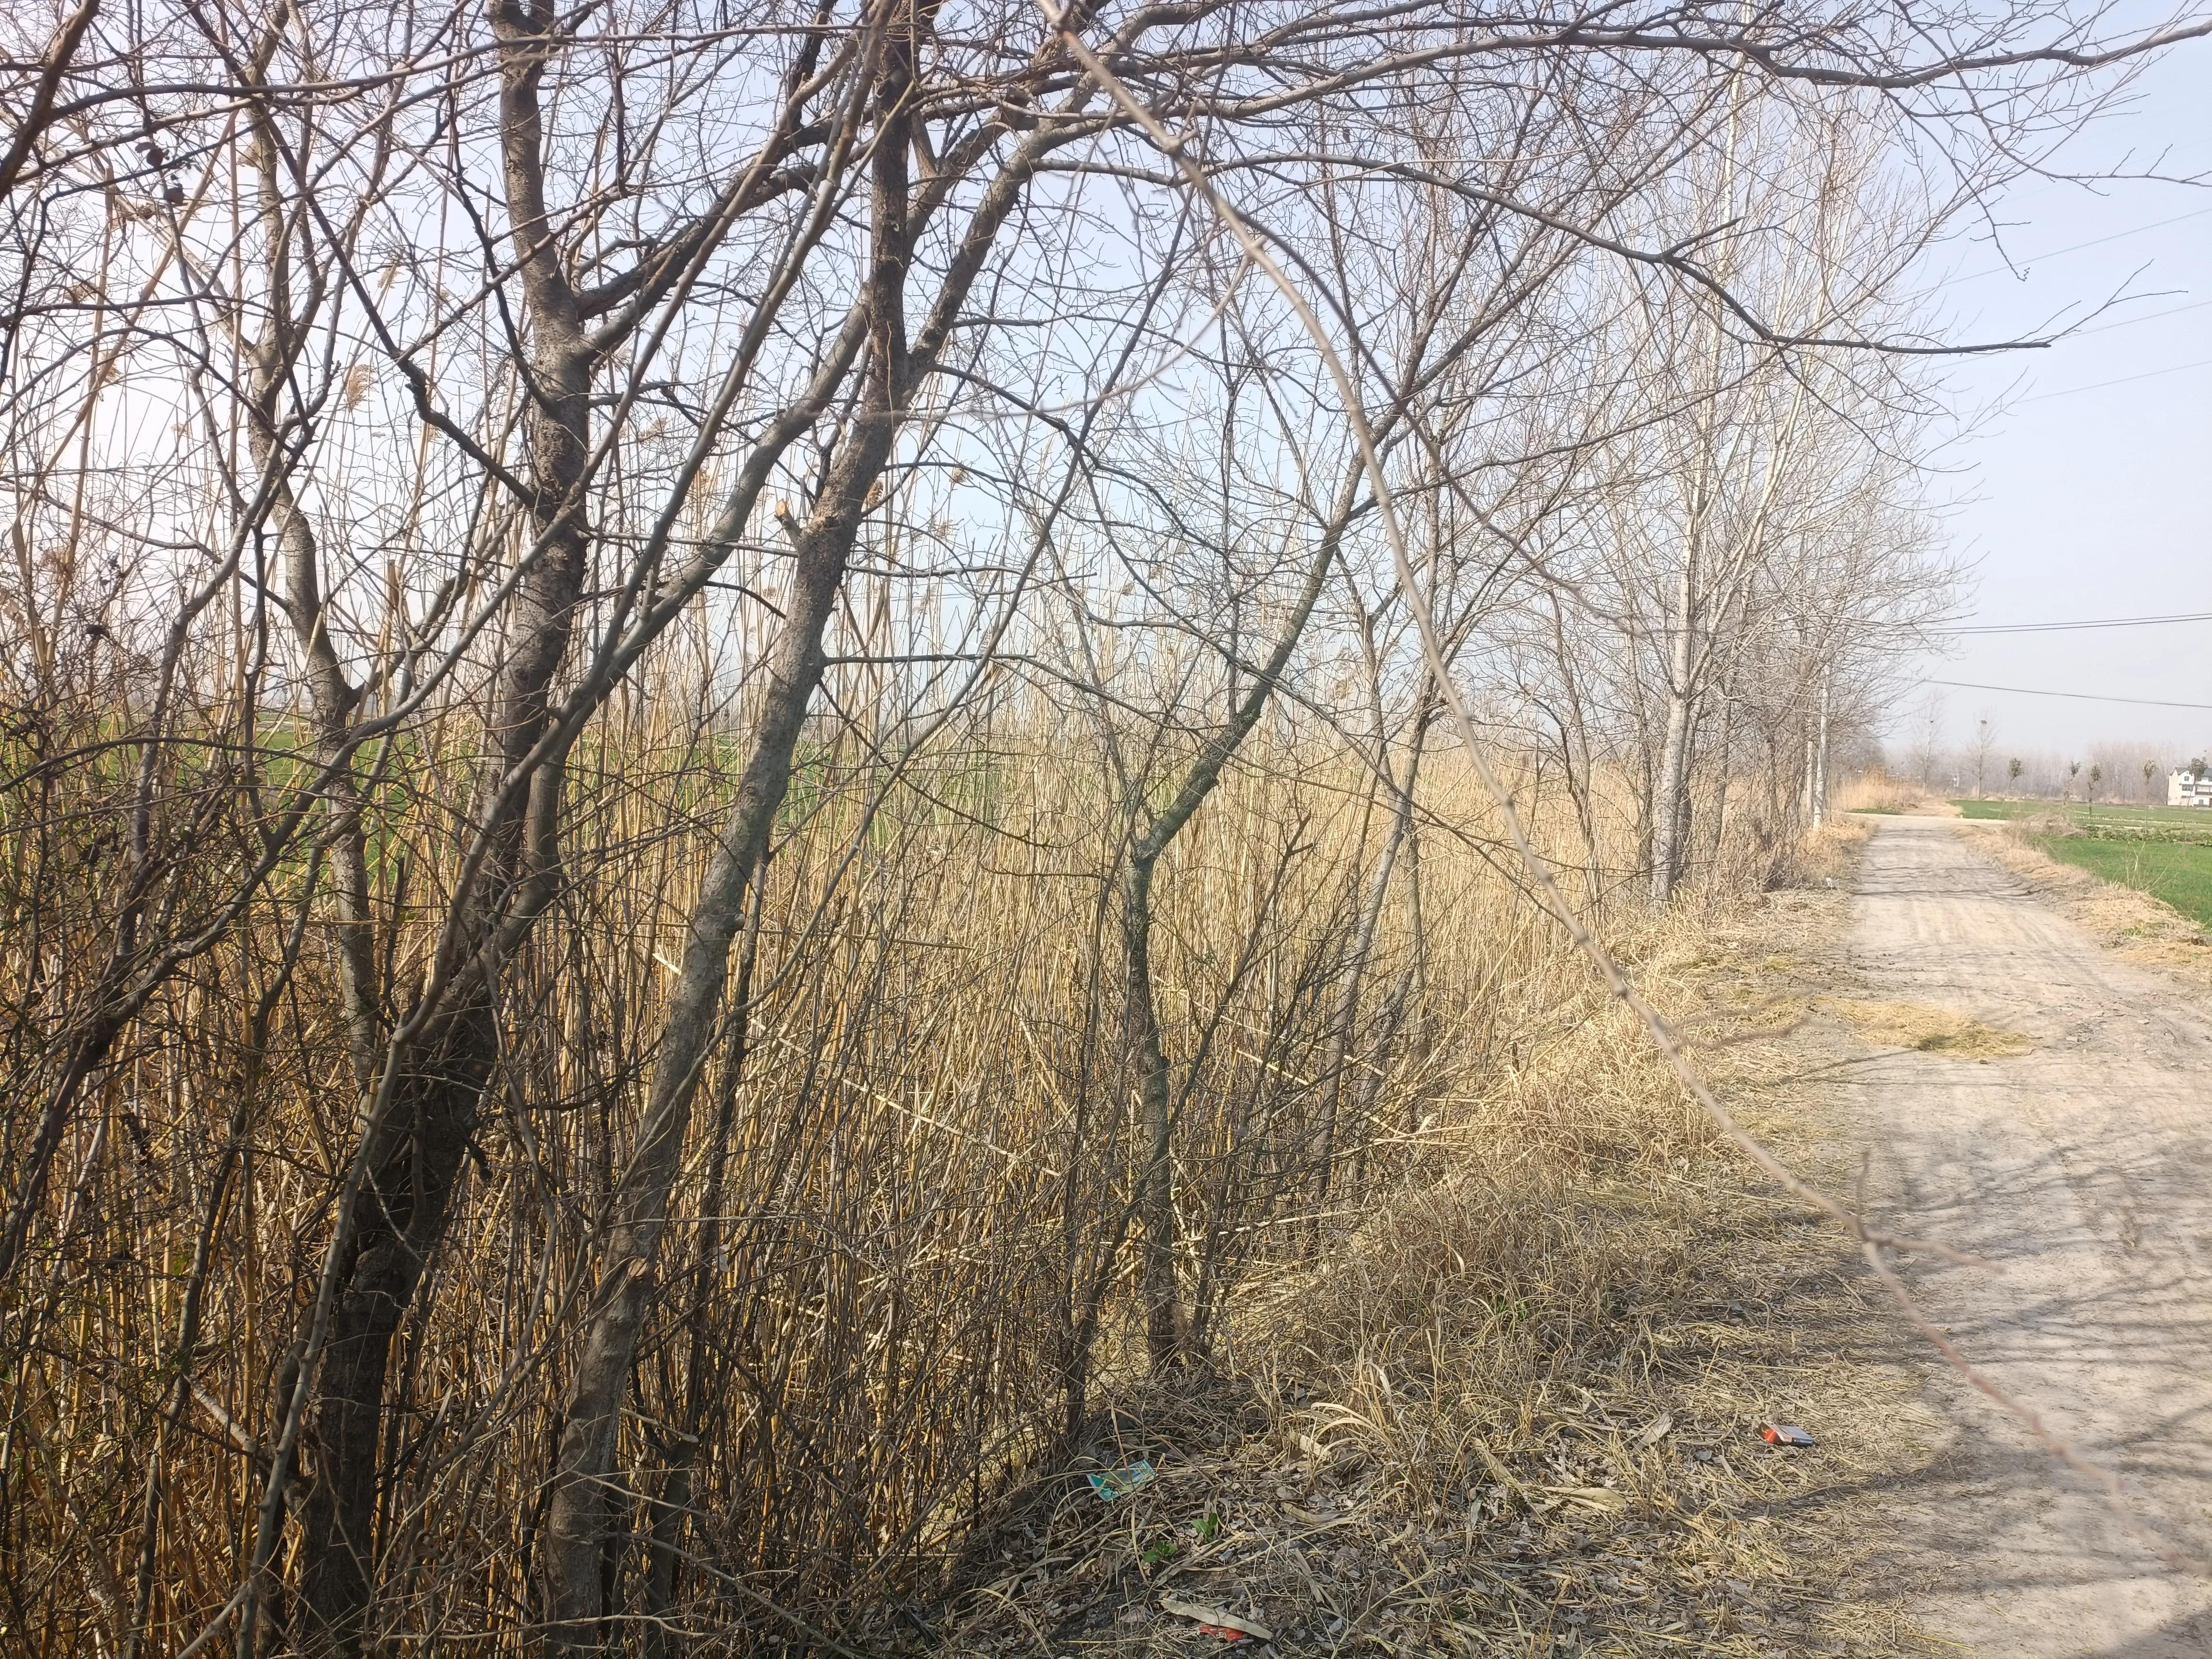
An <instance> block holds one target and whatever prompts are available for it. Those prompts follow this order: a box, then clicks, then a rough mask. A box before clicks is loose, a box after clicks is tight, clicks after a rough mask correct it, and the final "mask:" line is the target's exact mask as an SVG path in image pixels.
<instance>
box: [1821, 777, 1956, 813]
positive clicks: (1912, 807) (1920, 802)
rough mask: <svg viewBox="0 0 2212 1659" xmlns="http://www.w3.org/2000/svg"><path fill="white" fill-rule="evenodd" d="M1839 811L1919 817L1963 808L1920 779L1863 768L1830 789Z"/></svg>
mask: <svg viewBox="0 0 2212 1659" xmlns="http://www.w3.org/2000/svg"><path fill="white" fill-rule="evenodd" d="M1829 793H1830V798H1831V799H1832V803H1833V805H1834V808H1835V810H1836V811H1838V812H1911V813H1912V814H1914V815H1916V816H1918V817H1939V818H1955V817H1958V816H1959V809H1958V808H1957V807H1955V806H1954V805H1952V804H1951V803H1950V802H1949V801H1948V800H1945V799H1942V798H1941V797H1939V796H1936V795H1931V794H1929V793H1928V792H1927V791H1926V790H1924V789H1923V788H1922V787H1920V786H1919V785H1918V784H1917V783H1910V782H1907V781H1905V780H1904V779H1902V778H1893V777H1891V776H1890V775H1888V774H1887V772H1883V771H1880V770H1875V771H1871V772H1863V773H1861V774H1860V775H1858V776H1857V777H1855V778H1850V779H1847V780H1845V781H1841V782H1839V783H1838V784H1837V785H1836V787H1834V788H1833V789H1832V790H1831V791H1830V792H1829Z"/></svg>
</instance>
